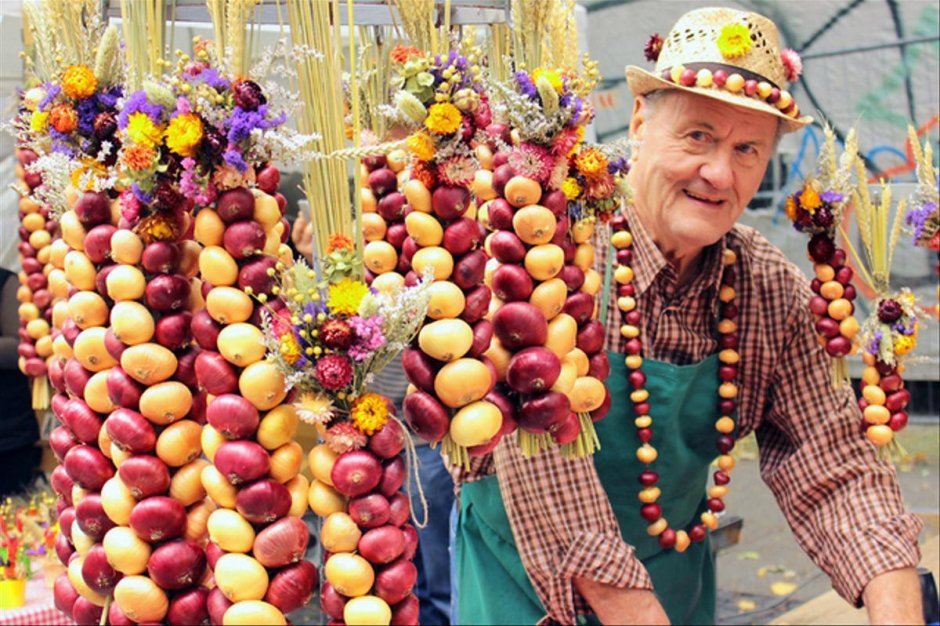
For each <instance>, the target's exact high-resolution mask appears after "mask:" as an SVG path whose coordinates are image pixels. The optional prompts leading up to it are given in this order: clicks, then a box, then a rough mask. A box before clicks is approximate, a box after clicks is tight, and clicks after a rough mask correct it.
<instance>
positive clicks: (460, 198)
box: [431, 185, 470, 220]
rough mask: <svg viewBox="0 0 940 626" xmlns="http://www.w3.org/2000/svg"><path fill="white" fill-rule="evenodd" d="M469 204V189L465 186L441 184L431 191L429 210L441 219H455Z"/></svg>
mask: <svg viewBox="0 0 940 626" xmlns="http://www.w3.org/2000/svg"><path fill="white" fill-rule="evenodd" d="M469 206H470V190H469V189H467V188H466V187H457V186H453V187H450V186H447V185H441V186H439V187H437V188H436V189H435V190H434V191H433V192H432V193H431V210H432V211H434V214H435V215H437V216H438V217H439V218H441V219H444V220H453V219H457V218H458V217H460V216H461V215H463V214H464V213H466V211H467V207H469Z"/></svg>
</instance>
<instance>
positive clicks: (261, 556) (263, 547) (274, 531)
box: [252, 517, 315, 571]
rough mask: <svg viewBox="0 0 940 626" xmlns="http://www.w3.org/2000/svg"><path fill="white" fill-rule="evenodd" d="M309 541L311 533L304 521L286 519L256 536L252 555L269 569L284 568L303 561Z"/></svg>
mask: <svg viewBox="0 0 940 626" xmlns="http://www.w3.org/2000/svg"><path fill="white" fill-rule="evenodd" d="M309 540H310V532H309V530H308V529H307V525H306V524H305V523H304V522H303V520H301V519H300V518H299V517H285V518H283V519H279V520H278V521H276V522H274V523H273V524H271V525H270V526H268V527H267V528H265V529H264V530H262V531H261V532H259V533H258V534H257V535H256V536H255V543H254V546H253V547H252V554H253V555H254V557H255V558H256V559H258V562H259V563H261V564H262V565H264V566H265V567H267V568H275V567H284V566H285V565H290V564H291V563H297V562H299V561H302V560H303V558H304V553H305V552H306V551H307V544H308V542H309ZM314 571H315V570H314Z"/></svg>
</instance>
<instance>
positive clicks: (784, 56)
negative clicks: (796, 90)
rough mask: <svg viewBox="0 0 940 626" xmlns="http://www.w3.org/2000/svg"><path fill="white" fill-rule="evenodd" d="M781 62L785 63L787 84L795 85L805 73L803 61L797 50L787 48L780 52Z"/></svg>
mask: <svg viewBox="0 0 940 626" xmlns="http://www.w3.org/2000/svg"><path fill="white" fill-rule="evenodd" d="M780 62H781V63H783V70H784V72H786V76H787V82H788V83H793V82H796V80H797V79H798V78H799V77H800V74H802V73H803V60H802V59H801V58H800V55H799V54H797V53H796V51H795V50H791V49H790V48H786V49H784V50H781V51H780Z"/></svg>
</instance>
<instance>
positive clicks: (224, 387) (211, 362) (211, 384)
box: [196, 350, 238, 412]
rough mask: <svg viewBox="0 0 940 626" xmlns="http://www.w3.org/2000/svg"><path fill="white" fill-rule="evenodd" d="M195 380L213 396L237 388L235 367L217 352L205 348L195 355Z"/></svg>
mask: <svg viewBox="0 0 940 626" xmlns="http://www.w3.org/2000/svg"><path fill="white" fill-rule="evenodd" d="M196 380H197V381H199V386H200V387H201V388H202V389H205V390H206V391H208V392H209V393H211V394H212V395H214V396H222V395H224V394H227V393H232V392H233V391H236V390H237V389H238V374H237V373H236V371H235V368H234V367H233V366H232V364H231V363H229V362H228V361H226V360H225V357H223V356H222V355H221V354H219V353H218V352H210V351H208V350H207V351H205V352H200V353H199V355H198V356H197V357H196ZM207 412H208V409H207Z"/></svg>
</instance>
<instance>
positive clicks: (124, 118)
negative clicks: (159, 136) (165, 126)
mask: <svg viewBox="0 0 940 626" xmlns="http://www.w3.org/2000/svg"><path fill="white" fill-rule="evenodd" d="M134 113H144V114H145V115H147V116H148V117H149V118H150V119H152V120H153V121H154V122H156V123H159V122H160V117H161V116H162V115H163V108H162V107H161V106H160V105H159V104H151V103H150V102H149V101H148V100H147V94H146V93H145V92H143V91H135V92H134V93H132V94H131V95H130V97H129V98H128V99H127V100H126V101H125V102H124V108H123V109H121V113H120V114H119V115H118V126H119V127H120V128H121V129H124V128H127V123H128V120H129V119H130V117H131V115H133V114H134Z"/></svg>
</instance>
